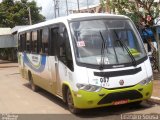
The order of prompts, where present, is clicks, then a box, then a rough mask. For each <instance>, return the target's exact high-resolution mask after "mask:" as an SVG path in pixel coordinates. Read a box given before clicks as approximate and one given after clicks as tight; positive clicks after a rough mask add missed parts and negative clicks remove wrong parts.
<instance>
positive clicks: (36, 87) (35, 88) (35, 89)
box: [29, 73, 39, 92]
mask: <svg viewBox="0 0 160 120" xmlns="http://www.w3.org/2000/svg"><path fill="white" fill-rule="evenodd" d="M29 83H30V86H31V89H32V91H34V92H37V91H38V89H39V88H38V86H36V85H35V84H34V82H33V78H32V74H31V73H29Z"/></svg>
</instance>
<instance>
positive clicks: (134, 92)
mask: <svg viewBox="0 0 160 120" xmlns="http://www.w3.org/2000/svg"><path fill="white" fill-rule="evenodd" d="M152 87H153V83H152V82H150V83H148V84H147V85H140V84H137V85H135V86H133V87H127V88H121V89H112V90H108V89H105V88H102V89H101V90H100V91H99V92H88V91H84V90H79V91H77V92H75V91H72V95H73V101H74V105H75V107H76V108H80V109H85V108H86V109H87V108H96V107H104V106H110V105H113V102H115V101H121V100H126V99H127V101H128V103H130V102H136V101H141V100H146V99H149V98H150V97H151V94H152Z"/></svg>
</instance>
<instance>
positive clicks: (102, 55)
mask: <svg viewBox="0 0 160 120" xmlns="http://www.w3.org/2000/svg"><path fill="white" fill-rule="evenodd" d="M99 33H100V36H101V39H102V48H101V62H100V67H99V69H100V70H103V69H104V58H105V54H104V51H105V46H106V42H105V40H104V38H103V35H102V32H101V31H99Z"/></svg>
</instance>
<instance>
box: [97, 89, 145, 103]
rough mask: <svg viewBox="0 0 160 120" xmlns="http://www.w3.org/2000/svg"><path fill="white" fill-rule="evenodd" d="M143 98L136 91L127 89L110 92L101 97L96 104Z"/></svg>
mask: <svg viewBox="0 0 160 120" xmlns="http://www.w3.org/2000/svg"><path fill="white" fill-rule="evenodd" d="M140 98H143V95H142V94H141V93H140V92H138V91H136V90H129V91H123V92H115V93H110V94H108V95H106V96H105V97H103V98H102V99H101V100H100V101H99V102H98V105H101V104H107V103H111V102H114V101H120V100H135V99H140Z"/></svg>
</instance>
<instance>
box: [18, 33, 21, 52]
mask: <svg viewBox="0 0 160 120" xmlns="http://www.w3.org/2000/svg"><path fill="white" fill-rule="evenodd" d="M18 51H20V52H22V40H21V35H20V34H19V35H18Z"/></svg>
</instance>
